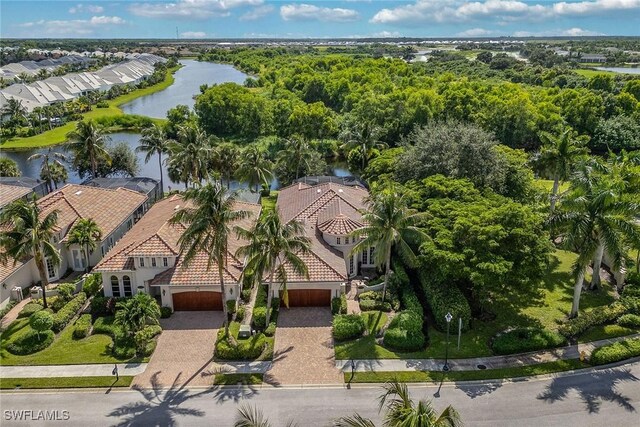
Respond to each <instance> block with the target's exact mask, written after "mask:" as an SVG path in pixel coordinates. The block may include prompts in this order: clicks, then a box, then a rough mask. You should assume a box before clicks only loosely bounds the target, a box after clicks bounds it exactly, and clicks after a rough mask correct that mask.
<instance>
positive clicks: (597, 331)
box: [578, 325, 638, 343]
mask: <svg viewBox="0 0 640 427" xmlns="http://www.w3.org/2000/svg"><path fill="white" fill-rule="evenodd" d="M637 332H638V330H637V329H634V328H627V327H624V326H620V325H598V326H594V327H592V328H589V330H587V332H585V333H584V334H582V335H580V337H578V342H579V343H585V342H592V341H598V340H604V339H608V338H616V337H622V336H625V335H631V334H635V333H637Z"/></svg>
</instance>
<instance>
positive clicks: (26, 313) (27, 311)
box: [18, 302, 44, 319]
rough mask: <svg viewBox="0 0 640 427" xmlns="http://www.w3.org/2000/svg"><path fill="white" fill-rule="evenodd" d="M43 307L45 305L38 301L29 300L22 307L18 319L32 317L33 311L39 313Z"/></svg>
mask: <svg viewBox="0 0 640 427" xmlns="http://www.w3.org/2000/svg"><path fill="white" fill-rule="evenodd" d="M43 308H44V307H42V306H41V305H40V304H38V303H36V302H29V303H27V304H25V306H24V307H22V310H20V313H18V319H21V318H23V317H31V315H32V314H33V313H37V312H38V311H40V310H42V309H43Z"/></svg>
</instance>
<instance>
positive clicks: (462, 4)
mask: <svg viewBox="0 0 640 427" xmlns="http://www.w3.org/2000/svg"><path fill="white" fill-rule="evenodd" d="M634 9H640V0H585V1H578V2H557V3H550V4H548V3H547V4H545V2H543V1H542V0H541V4H533V3H525V2H524V1H520V0H484V1H464V0H415V2H414V3H411V4H405V5H401V6H397V7H395V8H392V9H386V8H385V9H381V10H379V11H378V12H377V13H376V14H375V15H374V16H373V18H371V20H370V22H372V23H379V24H411V23H413V24H424V23H427V22H438V23H443V22H469V21H474V20H477V19H481V18H490V19H492V21H495V22H497V23H500V22H512V21H520V20H528V21H540V20H544V19H550V18H555V17H561V16H578V15H587V14H593V15H595V14H602V13H607V12H614V11H625V10H634ZM639 12H640V11H639Z"/></svg>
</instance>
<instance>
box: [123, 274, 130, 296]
mask: <svg viewBox="0 0 640 427" xmlns="http://www.w3.org/2000/svg"><path fill="white" fill-rule="evenodd" d="M122 287H123V288H124V296H125V297H130V296H131V278H129V276H124V277H122Z"/></svg>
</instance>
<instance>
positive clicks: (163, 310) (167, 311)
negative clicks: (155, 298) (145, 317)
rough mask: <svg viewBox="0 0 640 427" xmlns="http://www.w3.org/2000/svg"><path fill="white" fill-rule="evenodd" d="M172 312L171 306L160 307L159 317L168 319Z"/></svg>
mask: <svg viewBox="0 0 640 427" xmlns="http://www.w3.org/2000/svg"><path fill="white" fill-rule="evenodd" d="M172 314H173V310H171V307H167V306H164V307H160V318H161V319H168V318H169V317H171V315H172Z"/></svg>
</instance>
